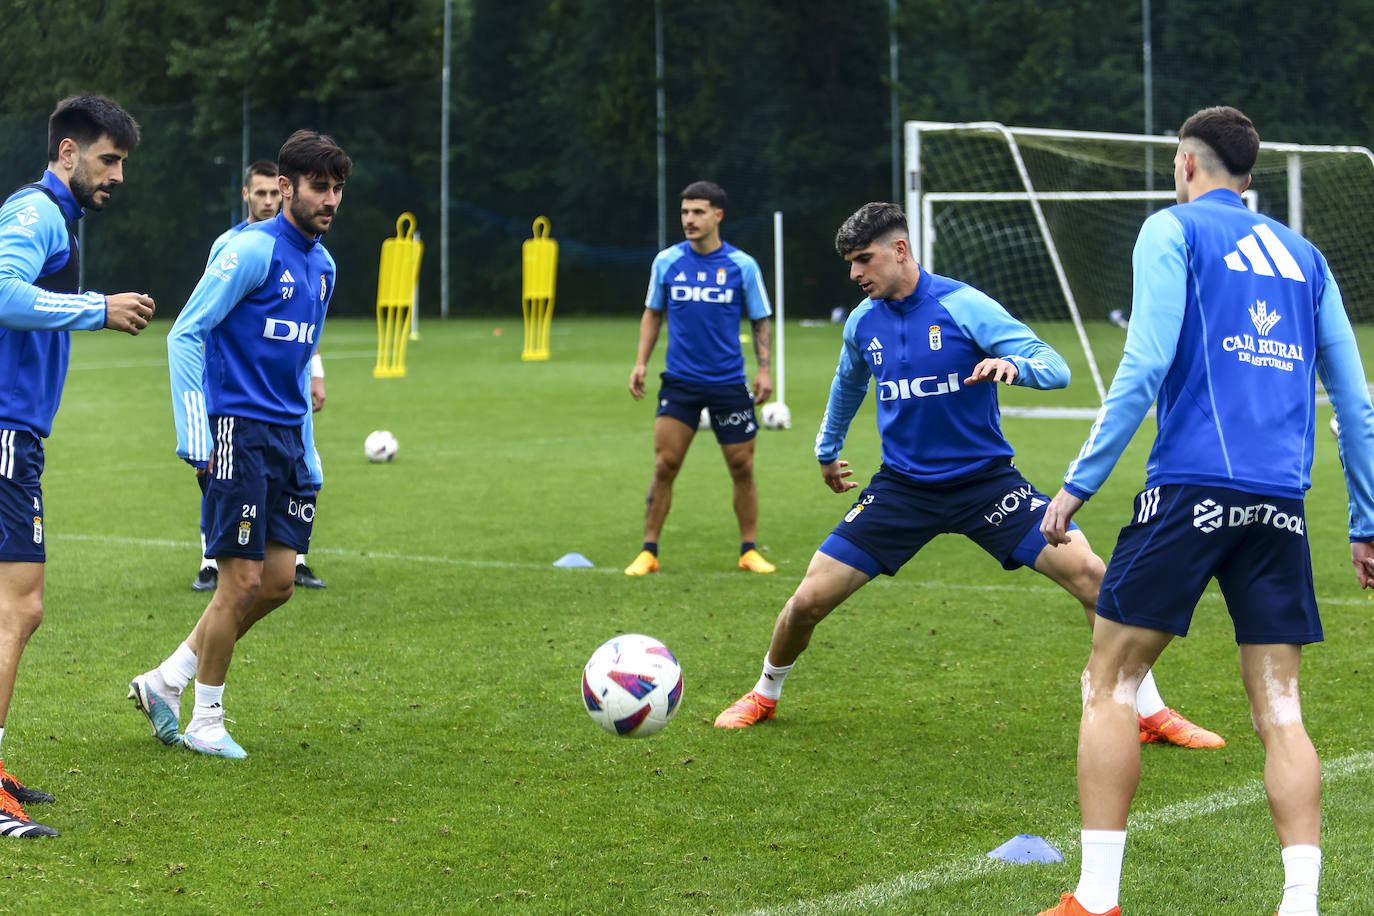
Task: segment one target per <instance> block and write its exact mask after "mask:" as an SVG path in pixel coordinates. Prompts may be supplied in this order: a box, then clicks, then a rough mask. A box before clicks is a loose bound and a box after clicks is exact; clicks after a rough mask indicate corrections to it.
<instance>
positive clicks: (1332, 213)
mask: <svg viewBox="0 0 1374 916" xmlns="http://www.w3.org/2000/svg"><path fill="white" fill-rule="evenodd" d="M942 137H945V138H947V139H941V138H942ZM905 138H906V149H905V160H906V161H905V164H906V182H905V206H906V210H907V213H908V214H910V230H911V234H912V243H913V248H914V249H915V250H916V251H917V252H919V255H920V257H921V260H922V263H923V264H925V265H928V266H930V267H931V268H932V269H936V270H938V269H939V267H940V264H937V263H936V259H935V254H936V234H937V233H936V227H937V225H938V226H939V227H940V229H941V230H948V231H949V232H952V233H953V235H950V238H949V240H948V241H945V240H943V239H942V240H941V241H940V247H939V251H940V252H941V255H940V261H941V263H944V262H945V260H946V258H949V257H950V256H951V255H952V256H953V261H954V262H955V265H954V266H953V267H949V268H946V269H948V270H952V271H953V272H954V273H955V274H956V275H958V276H960V278H961V279H965V280H970V279H972V280H973V282H975V284H978V285H981V284H979V283H978V277H979V276H980V275H985V274H986V273H987V270H984V267H985V266H986V267H987V268H988V269H989V270H992V271H993V273H992V275H991V276H990V277H987V280H988V281H989V282H992V283H993V285H994V287H995V286H996V285H997V280H996V278H997V277H1000V278H1001V280H1002V282H1003V283H1008V282H1013V284H1014V285H1015V287H1016V288H1017V289H1018V290H1019V289H1021V286H1020V284H1022V283H1023V282H1030V283H1033V284H1034V285H1033V286H1032V287H1027V288H1026V291H1027V292H1029V293H1030V295H1031V296H1032V298H1031V299H1029V300H1026V303H1024V304H1023V306H1028V307H1029V308H1030V309H1031V312H1032V314H1034V313H1035V310H1036V309H1040V315H1041V317H1045V316H1046V314H1047V313H1046V312H1045V311H1044V309H1046V308H1049V309H1059V310H1060V311H1058V312H1057V315H1058V316H1059V317H1061V318H1062V317H1064V316H1065V313H1067V317H1068V318H1069V319H1070V320H1071V322H1072V324H1073V327H1074V331H1075V333H1076V334H1077V336H1078V339H1079V342H1080V344H1081V346H1082V349H1083V354H1084V357H1085V359H1086V361H1087V368H1088V370H1089V373H1090V374H1091V376H1092V379H1093V384H1094V387H1095V389H1096V394H1097V397H1098V400H1099V403H1100V402H1101V401H1102V400H1104V399H1105V397H1106V389H1105V385H1104V384H1103V381H1102V377H1101V374H1100V372H1099V370H1098V366H1097V361H1096V358H1095V356H1094V354H1093V350H1092V346H1091V343H1090V342H1089V339H1088V335H1087V330H1086V328H1085V326H1084V321H1083V317H1082V311H1081V309H1080V306H1079V297H1078V296H1076V295H1075V291H1074V285H1071V283H1070V280H1069V276H1070V273H1069V271H1068V270H1066V263H1067V262H1066V261H1065V255H1066V254H1067V255H1068V256H1069V257H1070V259H1071V260H1072V262H1073V276H1074V277H1075V278H1076V279H1075V280H1074V284H1079V283H1083V285H1084V289H1083V290H1082V294H1086V295H1087V297H1088V298H1087V300H1084V301H1088V302H1090V303H1100V302H1102V301H1104V297H1103V295H1102V294H1103V292H1104V291H1105V292H1109V293H1110V294H1111V295H1110V296H1109V297H1107V301H1112V300H1116V301H1121V295H1123V294H1124V295H1125V297H1126V302H1122V306H1123V307H1124V306H1125V305H1126V303H1127V302H1128V301H1129V280H1130V277H1129V261H1128V259H1123V254H1125V253H1126V252H1128V251H1129V241H1130V239H1132V238H1133V237H1134V229H1133V228H1132V227H1134V228H1135V229H1138V226H1139V220H1140V219H1141V218H1143V215H1144V214H1148V212H1150V210H1151V209H1153V208H1154V207H1155V205H1158V206H1165V205H1169V204H1172V203H1173V200H1174V190H1173V181H1172V178H1171V175H1170V173H1171V172H1172V168H1171V165H1170V158H1169V157H1171V156H1172V153H1173V151H1174V150H1175V149H1176V148H1177V145H1178V138H1177V137H1174V136H1156V135H1146V134H1126V133H1114V132H1105V131H1078V130H1062V129H1055V128H1027V127H1008V126H1007V125H1004V124H1001V123H998V122H995V121H967V122H943V121H908V122H906V124H905ZM965 138H967V139H965ZM1161 153H1165V154H1167V155H1161ZM1266 154H1267V155H1266ZM923 155H924V156H925V157H927V158H929V159H930V161H929V162H927V161H925V160H924V159H923ZM1157 157H1158V158H1157ZM1305 163H1306V165H1307V167H1308V168H1309V169H1310V170H1311V175H1305V173H1304V165H1305ZM1047 167H1048V168H1049V169H1050V171H1046V169H1047ZM1352 175H1353V176H1354V177H1353V178H1351V177H1350V176H1352ZM1033 176H1034V177H1033ZM1074 176H1078V177H1077V179H1075V177H1074ZM1255 176H1256V178H1255V181H1256V184H1255V186H1254V187H1256V188H1259V189H1260V192H1261V193H1263V194H1264V195H1265V198H1266V201H1268V206H1267V207H1266V209H1271V210H1272V208H1274V207H1277V208H1278V209H1279V211H1280V212H1283V211H1284V210H1286V215H1287V219H1286V222H1287V223H1288V225H1289V226H1290V227H1292V228H1293V229H1294V230H1295V231H1297V232H1304V210H1305V209H1306V210H1308V211H1310V212H1309V213H1308V214H1307V215H1308V217H1309V219H1310V220H1313V221H1315V222H1314V227H1315V230H1316V231H1317V233H1318V236H1316V237H1314V240H1315V241H1317V243H1318V244H1319V245H1322V247H1323V250H1324V251H1326V250H1327V247H1326V244H1324V243H1323V242H1322V241H1321V233H1322V232H1323V231H1325V232H1326V233H1327V236H1326V237H1327V239H1328V241H1331V235H1330V234H1331V232H1332V230H1333V224H1334V225H1335V226H1336V227H1337V232H1338V235H1339V237H1340V238H1339V239H1338V240H1337V241H1335V242H1334V243H1333V244H1335V245H1337V246H1338V247H1339V246H1340V244H1341V243H1342V242H1345V241H1347V239H1348V238H1350V237H1351V234H1352V233H1354V234H1356V235H1361V236H1362V235H1364V233H1361V232H1360V228H1361V226H1360V225H1349V224H1348V223H1349V222H1350V217H1349V216H1348V215H1347V207H1346V206H1345V204H1346V203H1347V201H1346V200H1345V199H1338V200H1337V201H1336V202H1335V203H1333V195H1332V189H1333V188H1334V189H1336V191H1337V194H1336V195H1335V196H1336V197H1337V198H1341V197H1342V196H1343V195H1340V194H1339V192H1340V191H1341V190H1342V189H1344V185H1342V184H1341V181H1343V180H1349V181H1354V182H1355V183H1357V184H1359V185H1361V186H1364V185H1368V186H1372V187H1374V153H1372V152H1371V151H1370V150H1369V149H1368V148H1366V147H1363V146H1342V145H1316V144H1298V143H1278V142H1268V141H1266V142H1262V143H1261V144H1260V161H1259V162H1257V164H1256V172H1255ZM1332 176H1336V178H1335V179H1334V181H1333V178H1332ZM1085 178H1086V179H1087V180H1084V179H1085ZM1314 178H1315V181H1316V182H1317V184H1314V185H1312V188H1309V191H1310V196H1312V198H1313V199H1311V200H1307V201H1304V184H1305V180H1306V182H1307V183H1308V184H1311V182H1312V181H1313V180H1314ZM1099 181H1101V182H1105V183H1103V184H1097V182H1099ZM1156 182H1158V183H1159V186H1158V187H1156ZM1094 185H1096V186H1095V187H1094ZM1074 189H1077V190H1074ZM1313 189H1315V190H1313ZM1244 198H1245V203H1246V205H1247V206H1249V207H1250V209H1251V210H1258V208H1259V201H1258V196H1257V194H1256V192H1255V190H1253V189H1252V190H1249V191H1247V192H1246V194H1245V195H1244ZM1131 202H1140V203H1141V204H1143V205H1144V207H1145V209H1144V210H1143V211H1134V215H1132V211H1131V209H1130V203H1131ZM1351 202H1353V199H1351ZM985 205H986V206H985ZM1047 207H1048V208H1050V213H1051V215H1052V218H1050V217H1047V213H1046V208H1047ZM1099 208H1106V209H1099ZM1360 219H1364V218H1363V217H1361V218H1360ZM1052 226H1053V227H1054V228H1053V231H1052V229H1051V227H1052ZM1102 227H1107V228H1109V230H1110V238H1111V239H1112V242H1111V245H1110V246H1106V247H1103V246H1102V245H1101V244H1100V242H1101V241H1103V240H1104V237H1102V236H1100V235H1093V232H1094V231H1099V232H1100V231H1101V228H1102ZM1061 233H1063V234H1064V238H1063V239H1062V240H1061V239H1057V238H1056V236H1057V235H1058V234H1061ZM939 234H940V235H941V236H944V235H946V234H948V233H947V232H945V231H941V232H940V233H939ZM1064 244H1067V245H1069V246H1070V247H1069V248H1068V249H1061V245H1064ZM1018 245H1019V246H1020V250H1019V251H1018V248H1017V246H1018ZM951 246H953V247H951ZM1032 249H1033V251H1032ZM1362 251H1363V249H1361V252H1362ZM1028 252H1029V255H1033V257H1034V258H1035V259H1038V264H1039V265H1040V266H1038V267H1034V266H1030V267H1025V266H1023V265H1026V264H1031V265H1033V264H1034V263H1035V262H1034V261H1033V260H1032V261H1026V260H1025V258H1026V257H1028V256H1029V255H1028V254H1027V253H1028ZM1327 254H1328V259H1329V260H1333V269H1336V266H1335V260H1334V259H1332V257H1331V252H1330V251H1327ZM1085 258H1095V259H1098V260H1097V264H1096V266H1095V267H1092V269H1093V270H1095V271H1096V273H1097V274H1099V275H1101V277H1102V278H1104V279H1099V278H1098V277H1093V278H1089V280H1088V282H1084V280H1085V276H1084V261H1085ZM1339 259H1340V260H1343V261H1344V263H1345V264H1347V265H1350V264H1355V263H1359V264H1360V265H1361V266H1360V267H1359V268H1358V269H1357V268H1354V267H1347V270H1348V271H1349V272H1350V273H1352V274H1354V273H1356V272H1359V273H1361V274H1370V273H1374V271H1370V270H1368V269H1366V268H1364V267H1363V266H1362V265H1363V264H1370V263H1374V259H1371V258H1369V257H1367V255H1365V254H1363V253H1361V254H1346V253H1344V252H1342V253H1341V255H1340V258H1339ZM1118 262H1119V263H1120V265H1121V268H1120V269H1119V270H1117V271H1116V272H1115V273H1114V274H1113V273H1112V272H1110V271H1109V272H1103V271H1102V270H1101V267H1102V265H1103V264H1117V263H1118ZM960 263H962V264H963V265H964V266H963V269H959V268H958V264H960ZM1090 267H1091V265H1090ZM999 271H1000V273H999ZM1007 271H1013V272H1014V277H1015V279H1014V281H1013V280H1009V278H1010V277H1012V276H1013V274H1011V273H1007ZM1037 271H1038V272H1039V273H1037ZM1123 271H1124V273H1123ZM965 272H967V273H968V276H965V275H964V274H965ZM1107 276H1114V277H1115V279H1111V280H1110V281H1107V280H1105V278H1106V277H1107ZM1037 277H1041V278H1043V279H1042V280H1037V279H1036V278H1037ZM1337 277H1338V279H1341V282H1342V287H1343V289H1344V288H1345V286H1346V283H1345V279H1344V277H1343V275H1342V273H1341V272H1340V271H1339V270H1338V271H1337ZM1352 279H1356V278H1354V277H1353V276H1352ZM1358 279H1359V281H1360V283H1361V290H1362V291H1363V290H1365V289H1370V290H1371V291H1370V292H1369V293H1368V294H1366V295H1362V296H1358V297H1355V296H1351V295H1347V300H1348V303H1349V301H1350V300H1352V299H1355V298H1358V299H1359V301H1360V302H1361V307H1362V308H1368V306H1366V305H1365V303H1364V300H1365V299H1368V300H1370V303H1374V288H1371V286H1370V283H1371V281H1372V280H1374V277H1365V276H1360V277H1359V278H1358ZM1108 283H1109V284H1110V286H1108V285H1107V284H1108ZM1122 284H1124V285H1125V287H1126V288H1125V289H1124V291H1119V290H1120V287H1121V285H1122ZM1041 290H1045V291H1049V290H1055V292H1054V293H1053V296H1054V297H1055V299H1046V298H1044V296H1045V295H1049V293H1048V292H1046V293H1045V294H1043V295H1042V293H1041V292H1040V291H1041ZM990 291H991V290H990ZM998 298H1003V301H1005V302H1007V303H1008V304H1009V305H1012V307H1013V308H1014V309H1015V308H1016V306H1015V305H1014V303H1016V302H1018V301H1020V299H1021V296H1020V295H1016V294H1013V295H1011V298H1004V296H999V297H998ZM1055 301H1057V302H1058V305H1057V306H1055V305H1054V302H1055ZM1018 311H1019V310H1018ZM1352 316H1353V311H1352ZM1113 320H1114V321H1115V320H1117V319H1116V318H1115V317H1114V318H1113Z"/></svg>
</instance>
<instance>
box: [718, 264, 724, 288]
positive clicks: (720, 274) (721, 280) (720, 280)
mask: <svg viewBox="0 0 1374 916" xmlns="http://www.w3.org/2000/svg"><path fill="white" fill-rule="evenodd" d="M724 285H725V268H724V267H717V268H716V286H724Z"/></svg>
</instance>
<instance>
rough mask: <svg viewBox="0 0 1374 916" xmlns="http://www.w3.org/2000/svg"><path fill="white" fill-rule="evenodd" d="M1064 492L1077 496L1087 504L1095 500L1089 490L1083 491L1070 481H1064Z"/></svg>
mask: <svg viewBox="0 0 1374 916" xmlns="http://www.w3.org/2000/svg"><path fill="white" fill-rule="evenodd" d="M1064 490H1065V492H1067V493H1069V494H1070V495H1072V496H1076V497H1078V498H1079V499H1081V500H1083V502H1087V501H1088V500H1090V499H1092V498H1093V494H1091V493H1089V492H1088V491H1087V490H1084V489H1081V488H1080V487H1076V486H1074V485H1073V484H1071V483H1069V482H1068V481H1064Z"/></svg>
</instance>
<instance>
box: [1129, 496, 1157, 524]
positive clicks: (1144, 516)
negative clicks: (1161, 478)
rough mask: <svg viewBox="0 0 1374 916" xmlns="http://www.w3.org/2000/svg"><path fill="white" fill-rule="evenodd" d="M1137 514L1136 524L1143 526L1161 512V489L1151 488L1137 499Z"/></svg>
mask: <svg viewBox="0 0 1374 916" xmlns="http://www.w3.org/2000/svg"><path fill="white" fill-rule="evenodd" d="M1135 505H1136V512H1135V523H1136V524H1137V525H1143V524H1144V523H1145V522H1148V521H1149V520H1150V519H1152V518H1154V517H1155V513H1157V512H1158V511H1159V487H1150V489H1148V490H1142V491H1141V492H1140V495H1139V496H1137V497H1136V498H1135Z"/></svg>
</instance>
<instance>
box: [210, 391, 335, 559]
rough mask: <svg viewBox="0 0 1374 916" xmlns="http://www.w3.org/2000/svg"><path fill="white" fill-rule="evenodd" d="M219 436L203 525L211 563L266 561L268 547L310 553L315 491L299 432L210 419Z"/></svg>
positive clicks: (238, 420)
mask: <svg viewBox="0 0 1374 916" xmlns="http://www.w3.org/2000/svg"><path fill="white" fill-rule="evenodd" d="M210 428H211V429H212V430H214V436H215V450H214V461H213V462H211V468H210V473H209V474H208V475H206V476H207V477H208V478H209V480H208V482H207V484H206V488H205V496H204V498H203V499H202V500H201V525H202V527H203V529H204V531H205V541H206V548H205V555H206V556H207V557H242V558H244V559H248V560H261V559H263V557H264V556H266V550H265V548H266V544H267V542H268V541H276V542H277V543H279V544H285V545H286V546H287V547H291V548H293V549H294V550H295V551H296V552H297V553H308V552H309V550H310V531H311V528H312V526H313V524H314V521H315V488H314V487H313V486H311V484H310V470H309V469H308V468H307V467H306V465H305V446H304V445H303V444H302V442H301V430H300V427H298V426H277V425H274V424H272V423H262V422H259V421H257V420H248V419H245V418H243V417H223V416H212V417H210Z"/></svg>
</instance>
